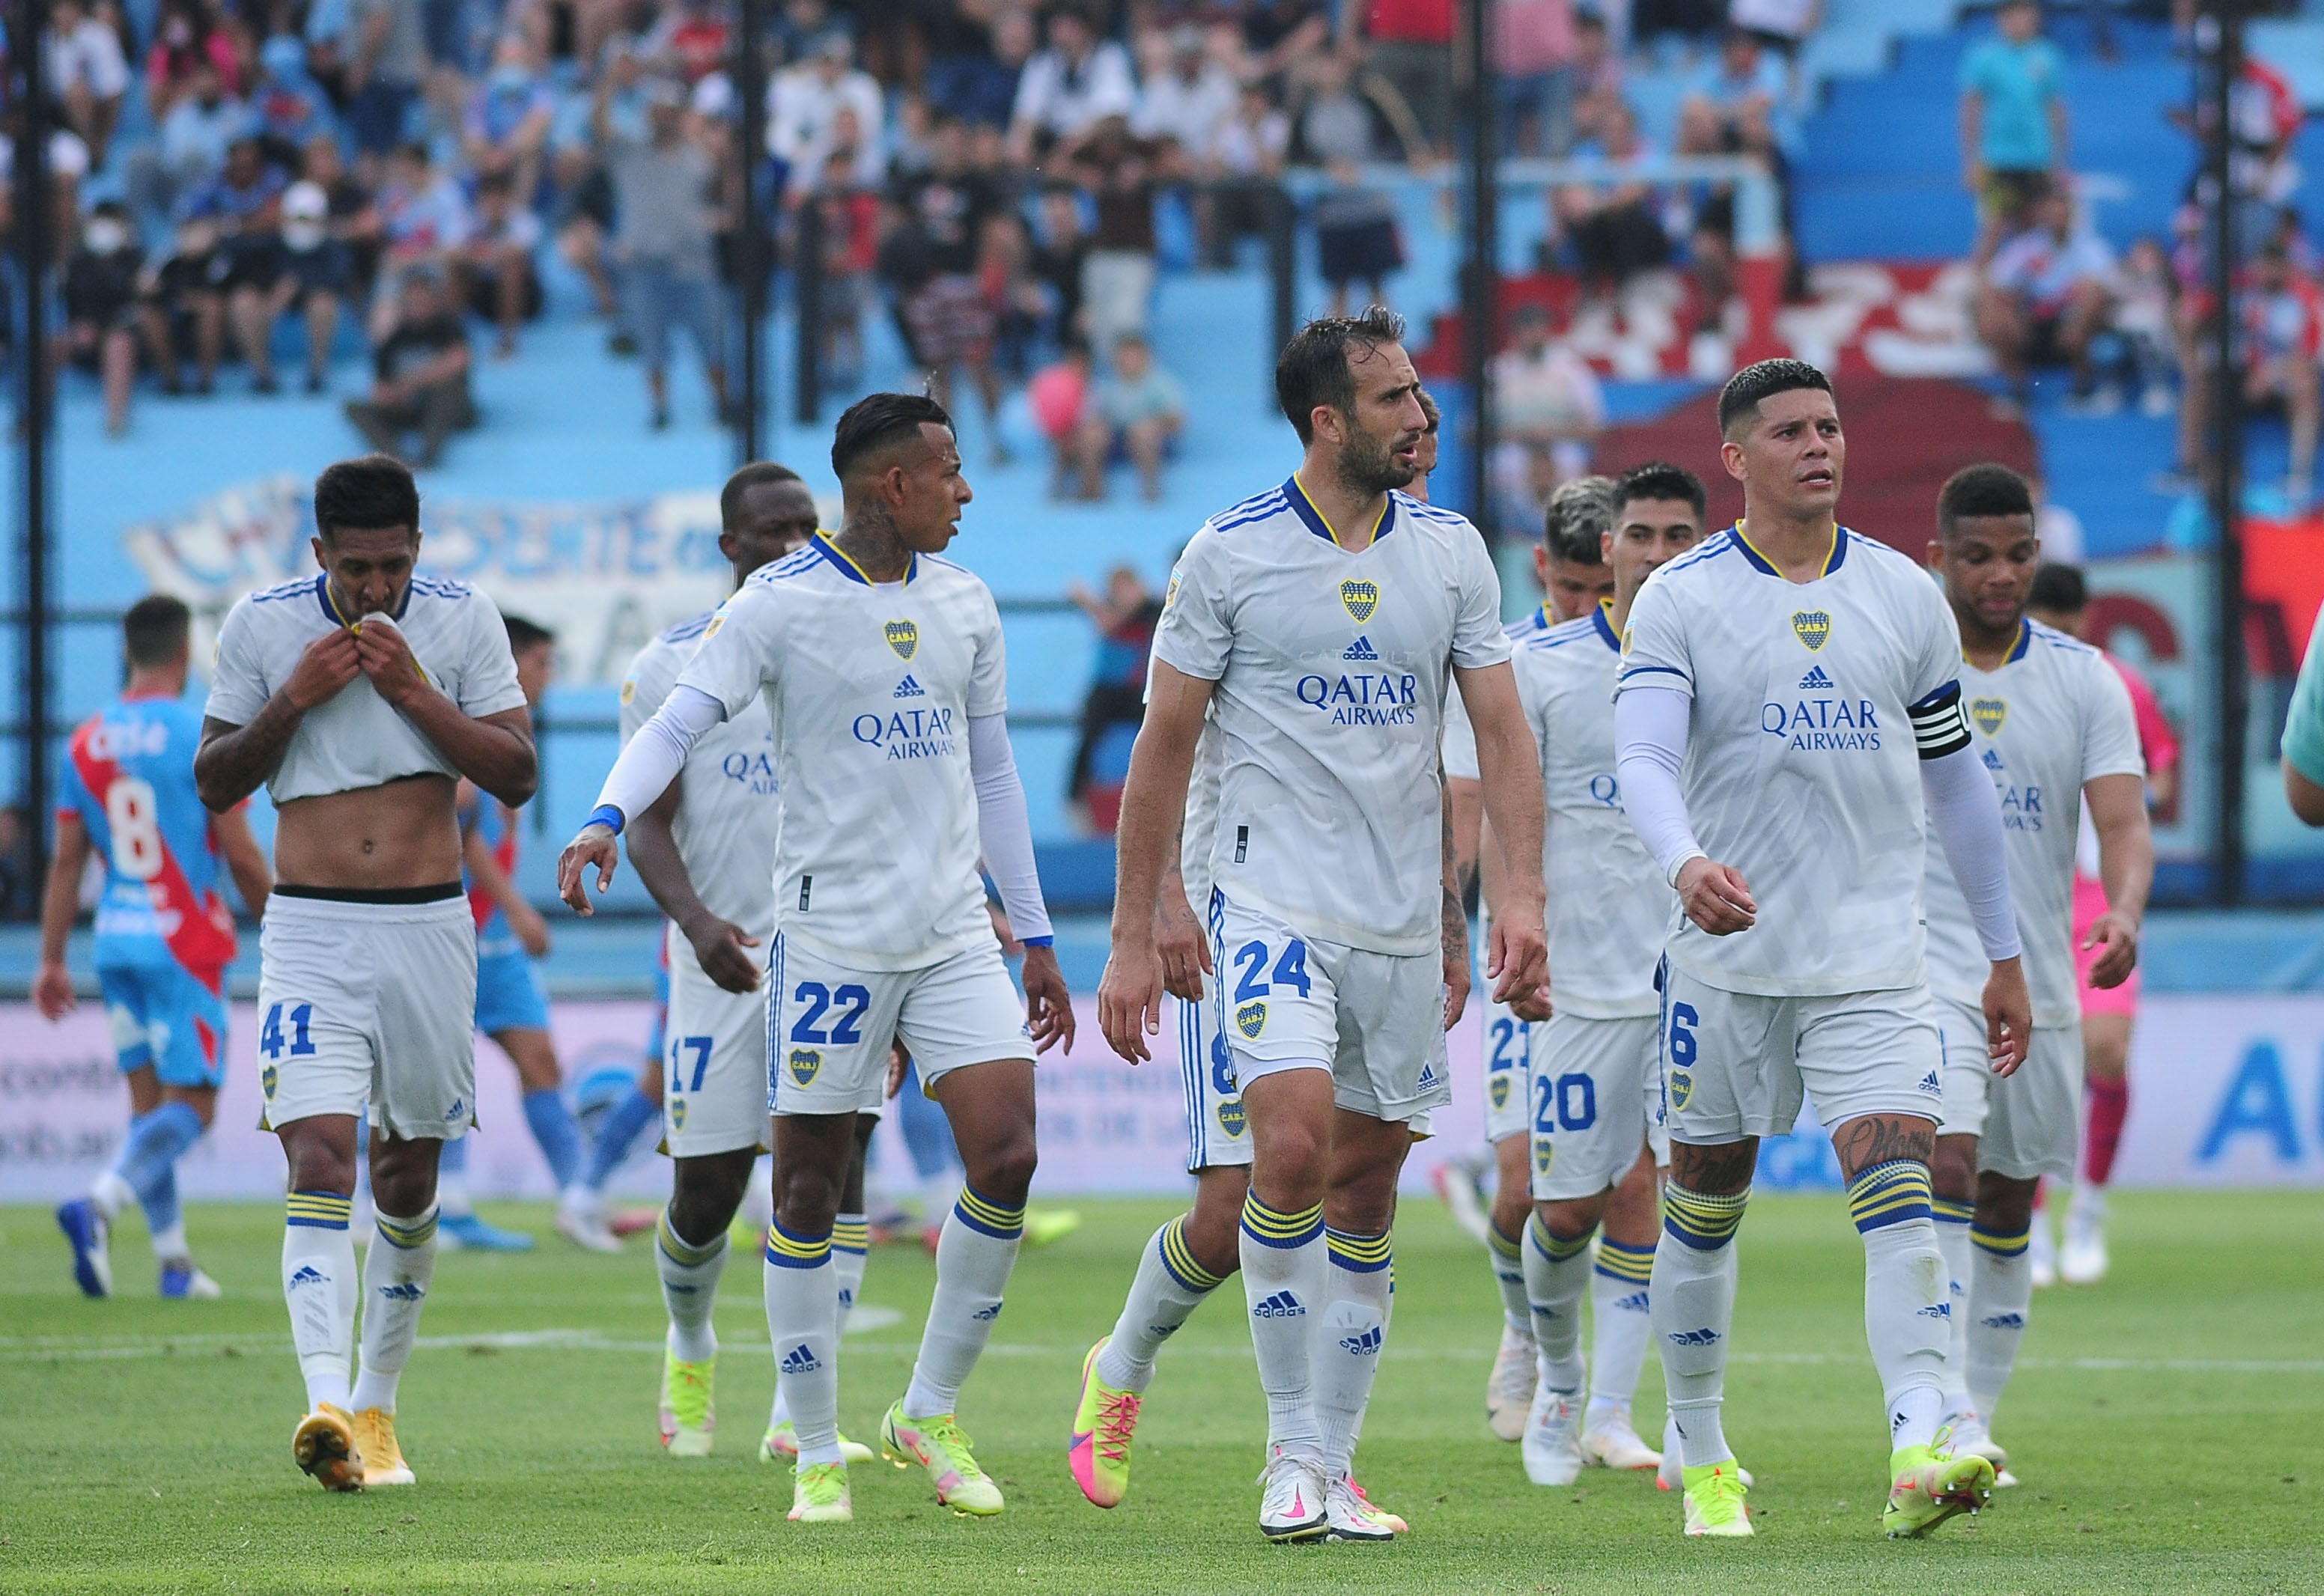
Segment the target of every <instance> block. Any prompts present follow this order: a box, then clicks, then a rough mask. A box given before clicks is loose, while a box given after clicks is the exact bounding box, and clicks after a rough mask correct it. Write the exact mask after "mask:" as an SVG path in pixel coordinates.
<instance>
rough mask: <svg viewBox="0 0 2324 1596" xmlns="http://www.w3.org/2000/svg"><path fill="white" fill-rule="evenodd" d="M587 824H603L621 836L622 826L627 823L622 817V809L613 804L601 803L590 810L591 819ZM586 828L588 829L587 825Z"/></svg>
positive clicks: (608, 829)
mask: <svg viewBox="0 0 2324 1596" xmlns="http://www.w3.org/2000/svg"><path fill="white" fill-rule="evenodd" d="M586 824H587V826H604V828H605V829H606V830H607V831H610V832H612V833H613V835H615V836H619V835H622V826H624V825H625V824H627V823H626V822H625V821H624V820H623V819H622V812H621V810H619V809H617V808H615V807H613V805H611V804H599V805H598V806H597V807H595V809H592V810H591V811H590V812H589V819H588V821H587V823H586ZM584 829H586V826H585V827H584Z"/></svg>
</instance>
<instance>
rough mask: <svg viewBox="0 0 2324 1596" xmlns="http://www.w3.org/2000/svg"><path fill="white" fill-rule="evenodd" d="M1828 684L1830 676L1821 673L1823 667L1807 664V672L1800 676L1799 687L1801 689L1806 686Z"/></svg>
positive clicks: (1829, 684)
mask: <svg viewBox="0 0 2324 1596" xmlns="http://www.w3.org/2000/svg"><path fill="white" fill-rule="evenodd" d="M1830 686H1831V678H1830V677H1828V676H1826V675H1825V674H1824V673H1823V667H1822V666H1821V665H1811V666H1809V667H1808V673H1807V674H1806V675H1805V676H1803V677H1802V678H1800V687H1802V688H1803V689H1805V688H1808V687H1830Z"/></svg>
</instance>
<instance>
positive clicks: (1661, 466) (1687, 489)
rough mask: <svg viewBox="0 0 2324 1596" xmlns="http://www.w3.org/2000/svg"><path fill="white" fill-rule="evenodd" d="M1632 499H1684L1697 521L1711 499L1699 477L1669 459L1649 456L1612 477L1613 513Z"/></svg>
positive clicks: (1618, 512)
mask: <svg viewBox="0 0 2324 1596" xmlns="http://www.w3.org/2000/svg"><path fill="white" fill-rule="evenodd" d="M1633 499H1673V500H1676V499H1683V500H1685V501H1686V502H1687V503H1689V504H1691V505H1692V506H1693V507H1694V518H1695V520H1697V521H1701V519H1702V517H1703V513H1704V511H1705V510H1706V508H1707V507H1708V506H1709V504H1710V503H1711V501H1710V500H1709V499H1708V498H1706V497H1705V496H1704V494H1703V491H1702V478H1701V477H1699V476H1697V475H1695V474H1694V473H1693V472H1692V471H1689V470H1688V469H1687V468H1686V467H1685V466H1674V465H1672V464H1671V463H1670V462H1669V461H1668V460H1649V461H1647V462H1646V464H1645V465H1643V466H1631V467H1630V468H1629V469H1628V471H1625V472H1624V473H1622V475H1620V476H1619V477H1618V478H1616V479H1615V483H1614V512H1615V514H1616V515H1619V514H1620V513H1621V510H1622V506H1623V505H1625V504H1628V503H1629V502H1630V501H1631V500H1633Z"/></svg>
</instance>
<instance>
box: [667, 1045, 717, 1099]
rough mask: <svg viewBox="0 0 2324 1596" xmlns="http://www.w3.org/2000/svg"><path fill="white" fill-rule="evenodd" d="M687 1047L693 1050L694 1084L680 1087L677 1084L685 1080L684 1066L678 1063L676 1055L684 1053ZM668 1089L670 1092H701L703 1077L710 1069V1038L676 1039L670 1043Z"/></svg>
mask: <svg viewBox="0 0 2324 1596" xmlns="http://www.w3.org/2000/svg"><path fill="white" fill-rule="evenodd" d="M688 1047H691V1048H693V1049H694V1084H692V1085H691V1086H681V1085H679V1084H678V1083H679V1082H680V1081H683V1080H684V1079H686V1066H685V1065H684V1064H683V1063H682V1062H680V1061H679V1058H678V1055H679V1054H681V1053H683V1052H685V1051H686V1050H687V1048H688ZM669 1062H670V1075H669V1089H670V1090H671V1091H673V1092H699V1091H701V1090H702V1077H703V1075H704V1073H705V1072H706V1071H707V1070H708V1069H709V1068H710V1038H708V1037H680V1038H678V1040H676V1041H675V1042H672V1043H671V1044H670V1046H669Z"/></svg>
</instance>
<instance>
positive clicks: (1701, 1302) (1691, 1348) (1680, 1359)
mask: <svg viewBox="0 0 2324 1596" xmlns="http://www.w3.org/2000/svg"><path fill="white" fill-rule="evenodd" d="M1750 1200H1751V1188H1750V1187H1749V1186H1745V1187H1744V1188H1743V1189H1742V1190H1741V1191H1739V1192H1731V1193H1711V1192H1696V1191H1690V1190H1688V1189H1687V1188H1686V1187H1684V1186H1683V1185H1679V1184H1678V1183H1677V1182H1675V1181H1674V1182H1672V1183H1671V1184H1670V1185H1667V1186H1665V1187H1664V1188H1663V1240H1662V1241H1660V1242H1659V1243H1657V1244H1656V1245H1655V1262H1654V1273H1653V1275H1652V1277H1651V1279H1652V1284H1651V1285H1650V1287H1648V1296H1649V1298H1650V1301H1649V1305H1648V1309H1647V1312H1648V1314H1649V1316H1650V1317H1651V1319H1652V1321H1653V1324H1654V1329H1655V1341H1656V1342H1659V1343H1660V1345H1661V1347H1662V1352H1663V1385H1664V1388H1665V1391H1666V1393H1667V1397H1668V1401H1669V1406H1670V1418H1671V1427H1672V1428H1673V1429H1674V1430H1676V1431H1677V1432H1678V1438H1679V1455H1680V1458H1681V1460H1682V1461H1683V1462H1684V1463H1685V1464H1686V1466H1687V1467H1688V1468H1691V1469H1700V1468H1707V1467H1709V1466H1710V1465H1711V1464H1712V1463H1719V1462H1726V1461H1727V1460H1728V1459H1729V1458H1730V1457H1733V1456H1734V1455H1735V1454H1734V1453H1733V1452H1732V1451H1730V1450H1729V1447H1728V1444H1727V1434H1726V1430H1725V1427H1724V1426H1723V1425H1721V1424H1720V1412H1719V1409H1720V1403H1721V1402H1722V1401H1724V1400H1725V1398H1726V1390H1727V1337H1728V1333H1729V1332H1730V1331H1731V1330H1733V1328H1734V1325H1735V1232H1736V1231H1737V1230H1738V1228H1739V1227H1740V1226H1741V1225H1742V1223H1743V1210H1744V1207H1745V1205H1746V1204H1748V1203H1749V1202H1750Z"/></svg>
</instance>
